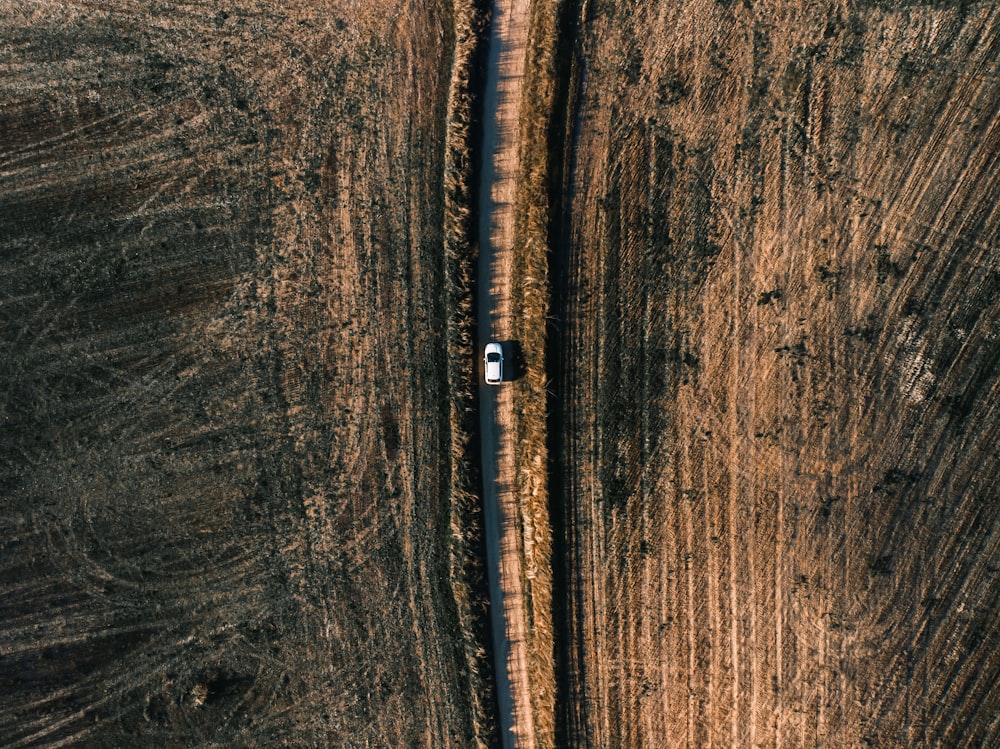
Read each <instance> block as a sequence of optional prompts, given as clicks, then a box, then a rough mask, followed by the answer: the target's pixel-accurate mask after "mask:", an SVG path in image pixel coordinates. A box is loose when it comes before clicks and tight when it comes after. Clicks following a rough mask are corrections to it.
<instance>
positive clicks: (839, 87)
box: [553, 0, 1000, 747]
mask: <svg viewBox="0 0 1000 749" xmlns="http://www.w3.org/2000/svg"><path fill="white" fill-rule="evenodd" d="M569 12H571V13H575V14H576V15H575V16H574V17H573V18H574V23H575V25H576V27H577V30H578V39H577V46H576V50H575V54H574V65H573V70H572V73H571V83H572V85H573V87H574V88H573V91H574V94H575V96H576V101H575V104H574V105H573V106H572V107H570V116H569V117H568V122H567V129H566V136H567V137H566V139H567V142H568V144H569V145H568V150H567V155H566V178H565V185H566V190H565V195H566V202H565V205H564V212H563V213H562V217H561V218H560V219H559V221H558V230H559V231H558V244H557V247H558V255H557V257H556V265H555V269H556V276H555V282H556V284H557V288H558V290H559V291H558V293H557V297H556V309H555V312H556V316H557V318H558V321H559V325H560V327H559V332H560V333H561V335H560V337H559V339H558V340H557V345H556V347H555V351H556V352H557V356H558V360H557V361H558V368H559V377H558V380H557V383H556V385H557V388H556V391H557V398H556V401H555V412H554V413H555V416H556V424H557V425H558V426H559V427H561V428H562V431H561V433H560V434H559V435H557V439H556V441H555V443H554V445H555V447H556V451H555V456H554V458H555V464H556V465H557V466H558V467H559V471H558V473H557V475H556V483H555V484H554V487H555V498H554V501H553V506H554V507H556V508H564V512H562V513H561V514H559V515H557V517H556V520H557V521H558V522H559V523H561V525H562V527H563V531H564V535H563V536H562V537H561V538H560V540H559V545H558V547H557V548H558V549H559V551H558V552H557V554H556V556H555V560H556V563H557V564H560V565H563V566H562V567H561V569H560V570H559V575H561V576H564V577H565V580H566V583H567V584H566V589H565V595H566V599H565V601H564V603H565V606H566V613H565V617H564V620H563V621H562V622H561V626H560V627H559V628H558V630H557V631H559V632H562V633H563V635H564V638H563V639H562V641H561V642H560V644H559V645H560V646H559V648H558V654H559V657H560V659H561V662H560V667H561V669H562V672H563V673H564V674H565V681H564V683H563V684H562V692H561V695H560V696H561V702H560V707H561V712H560V724H559V737H560V742H561V743H562V744H565V745H567V746H629V747H640V746H650V747H663V746H679V745H683V746H689V747H709V746H723V745H724V746H746V747H752V746H753V747H756V746H776V747H777V746H782V747H789V746H800V747H817V746H830V747H861V746H874V747H897V746H898V747H902V746H913V747H917V746H949V747H983V746H994V745H996V744H997V742H998V741H1000V723H998V721H997V716H998V715H1000V686H998V685H1000V493H998V489H997V486H998V485H997V481H996V474H997V470H998V469H1000V465H998V455H1000V453H998V451H997V449H996V444H995V443H996V435H997V434H998V431H1000V411H998V408H1000V379H998V372H1000V368H998V362H1000V341H998V340H997V330H998V329H1000V301H998V300H1000V260H998V257H1000V255H998V252H997V250H998V240H1000V201H998V199H997V198H998V196H1000V163H998V159H1000V61H998V52H1000V10H998V9H997V7H996V5H995V4H994V3H991V2H983V3H974V2H968V3H959V4H955V5H954V6H952V7H947V6H946V4H937V3H920V2H905V1H902V0H901V1H900V2H861V3H851V4H834V3H822V4H816V3H809V2H799V1H798V0H788V1H778V2H763V3H752V4H751V3H727V2H711V1H710V0H683V1H682V2H677V3H669V4H659V5H642V4H639V5H637V4H635V3H630V2H616V1H615V0H608V1H602V2H584V3H582V4H581V6H580V7H579V8H576V9H574V8H572V7H571V8H570V11H569ZM571 101H572V99H571Z"/></svg>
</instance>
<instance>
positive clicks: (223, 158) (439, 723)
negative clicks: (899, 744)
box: [0, 0, 489, 747]
mask: <svg viewBox="0 0 1000 749" xmlns="http://www.w3.org/2000/svg"><path fill="white" fill-rule="evenodd" d="M279 6H280V7H279ZM450 12H451V11H450V8H446V7H442V6H439V5H437V4H434V3H431V4H429V5H428V4H422V5H421V4H418V5H416V6H398V5H397V4H388V5H385V6H384V7H383V6H379V5H377V4H372V3H368V4H366V5H365V6H364V7H363V8H359V7H358V6H357V5H352V4H344V5H336V4H334V5H327V4H322V5H318V4H317V5H314V4H307V3H292V4H291V5H290V6H289V5H288V4H275V3H255V2H232V3H222V4H216V3H206V4H194V5H192V4H181V5H176V6H169V7H159V8H152V7H149V8H147V6H145V5H135V4H132V3H128V2H117V1H116V0H112V1H110V2H105V3H67V4H49V5H44V4H35V3H31V4H21V3H10V2H4V3H2V4H0V16H2V17H3V19H4V21H3V24H2V29H0V71H2V75H0V216H2V224H0V279H2V280H0V331H2V342H0V345H2V350H0V387H2V391H3V392H2V396H0V490H2V507H0V548H2V556H0V585H2V590H3V603H2V605H0V694H2V695H3V699H2V700H0V704H2V707H0V743H3V744H4V745H5V746H35V745H59V744H60V743H61V742H64V741H74V742H82V743H83V744H85V745H95V746H126V745H128V746H142V745H163V746H165V745H171V746H176V745H181V744H183V745H201V744H204V745H225V746H249V745H256V746H265V745H266V746H277V745H292V746H306V745H317V744H323V745H357V746H369V745H370V746H376V745H377V746H411V745H413V746H416V745H420V746H434V747H440V746H461V747H467V746H470V745H473V744H474V742H475V741H476V740H477V738H480V737H481V736H482V735H483V730H484V729H483V725H484V720H485V719H484V715H486V714H488V713H489V706H488V704H489V703H488V698H487V701H486V702H480V699H481V697H480V695H482V694H484V693H486V689H485V687H484V684H483V681H482V679H481V678H479V677H478V676H477V675H476V674H475V672H474V669H475V667H476V663H475V662H474V661H470V659H469V658H468V657H467V655H468V653H469V648H468V642H467V641H468V639H469V638H470V637H475V636H477V633H475V632H468V631H467V632H462V631H460V626H459V622H460V621H462V622H465V623H466V624H467V623H468V621H469V620H468V616H469V615H470V612H469V611H465V612H459V611H458V607H459V606H460V605H461V606H467V607H468V606H471V605H473V604H472V603H471V602H470V601H469V600H468V597H466V598H465V599H461V600H460V599H457V598H456V594H455V590H454V589H453V588H452V585H451V581H450V579H449V578H450V576H451V574H452V573H453V571H454V566H453V560H452V559H451V558H450V554H451V552H450V551H449V549H452V548H453V542H452V535H451V528H450V527H449V524H450V522H451V519H452V518H451V512H452V508H451V507H450V506H449V492H450V487H451V481H452V479H453V477H451V476H450V475H449V470H450V468H449V465H450V464H449V460H450V457H449V455H450V453H449V450H450V449H451V446H452V445H451V441H450V438H451V432H450V431H449V412H448V408H449V402H450V400H449V398H450V396H449V390H448V381H447V372H448V368H449V364H448V358H447V352H446V347H447V344H448V334H447V329H448V316H449V315H450V314H451V310H450V309H449V308H448V306H447V305H448V297H447V295H442V293H441V290H442V288H447V283H446V277H445V276H446V273H447V272H448V271H447V269H446V267H445V264H444V259H443V253H442V249H441V248H442V246H443V242H444V237H443V226H444V217H443V191H444V188H443V184H442V180H443V169H442V163H444V144H445V133H444V128H445V119H446V106H447V97H448V91H449V75H450V73H451V69H450V65H451V51H452V45H453V43H454V38H453V31H452V29H453V24H454V19H453V18H452V17H451V15H450Z"/></svg>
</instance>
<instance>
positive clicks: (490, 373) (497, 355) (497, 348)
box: [484, 341, 503, 385]
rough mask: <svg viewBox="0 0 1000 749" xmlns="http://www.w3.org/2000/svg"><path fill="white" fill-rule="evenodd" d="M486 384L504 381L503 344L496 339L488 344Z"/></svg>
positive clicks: (497, 383) (496, 383)
mask: <svg viewBox="0 0 1000 749" xmlns="http://www.w3.org/2000/svg"><path fill="white" fill-rule="evenodd" d="M484 358H485V360H486V384H487V385H499V384H500V383H501V382H503V346H501V345H500V344H499V343H497V342H496V341H492V342H490V343H487V344H486V355H485V357H484Z"/></svg>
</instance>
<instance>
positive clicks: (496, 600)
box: [477, 0, 535, 749]
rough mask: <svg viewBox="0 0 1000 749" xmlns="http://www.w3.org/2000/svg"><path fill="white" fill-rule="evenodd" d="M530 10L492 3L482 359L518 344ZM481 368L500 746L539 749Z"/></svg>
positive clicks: (505, 493)
mask: <svg viewBox="0 0 1000 749" xmlns="http://www.w3.org/2000/svg"><path fill="white" fill-rule="evenodd" d="M528 9H529V2H528V0H494V3H493V18H492V23H491V26H490V41H489V58H488V69H487V75H486V90H485V91H484V95H483V148H482V154H483V164H482V170H481V175H482V177H481V182H480V192H479V194H480V198H479V268H478V287H479V302H478V309H477V314H478V320H479V343H480V347H479V350H480V353H482V349H483V346H485V345H486V343H487V342H488V341H491V340H497V341H510V340H511V339H512V338H514V337H516V331H514V330H512V329H511V328H512V326H511V322H510V305H511V298H510V269H511V262H512V253H513V241H514V194H515V184H516V182H515V181H516V177H517V167H518V142H517V136H518V130H519V110H520V99H521V81H522V78H523V75H524V61H525V54H526V51H527V36H528ZM507 348H508V349H509V347H507ZM505 355H506V356H510V351H509V350H508V351H505ZM481 361H482V360H481V358H480V365H479V366H480V378H479V381H480V383H481V384H480V387H479V402H480V409H481V410H480V416H479V419H480V432H481V443H482V464H483V465H482V469H483V471H482V472H483V501H484V503H485V510H484V520H485V533H486V556H487V560H486V561H487V569H488V574H489V587H490V616H491V620H492V628H493V651H494V654H495V661H496V662H495V670H496V675H497V676H496V679H497V703H498V706H499V711H500V731H501V745H502V746H503V747H504V749H514V748H515V747H516V748H517V749H521V748H522V747H523V748H528V749H534V746H535V736H534V727H533V724H532V716H531V694H530V689H529V684H528V667H527V651H526V641H525V637H526V633H527V625H526V618H525V609H524V597H523V591H522V585H521V580H522V570H521V555H520V551H519V547H520V543H519V536H518V523H517V517H518V515H517V496H516V493H515V491H514V475H513V473H514V459H513V445H512V444H511V440H512V434H511V429H510V427H511V424H512V423H513V418H512V414H513V400H512V393H511V389H510V388H509V387H507V386H504V385H501V386H499V387H492V386H487V385H485V384H484V380H483V376H482V363H481ZM505 374H506V372H505Z"/></svg>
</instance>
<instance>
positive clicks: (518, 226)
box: [511, 0, 563, 747]
mask: <svg viewBox="0 0 1000 749" xmlns="http://www.w3.org/2000/svg"><path fill="white" fill-rule="evenodd" d="M562 9H563V2H561V0H543V1H542V2H535V3H532V6H531V21H530V31H529V38H528V50H527V55H528V57H527V64H526V69H525V78H524V89H523V91H522V99H521V123H520V152H519V156H520V171H519V174H518V182H517V195H516V208H515V215H516V220H515V238H514V247H515V248H517V249H516V252H515V253H514V255H513V264H512V269H511V298H512V299H514V300H516V301H515V303H514V304H512V309H511V316H512V329H513V330H515V331H517V338H518V344H519V351H518V354H519V361H518V366H519V374H520V375H521V377H520V378H519V379H517V380H516V381H515V382H514V383H512V387H514V388H515V395H514V424H513V434H514V439H513V448H514V462H515V475H516V484H515V490H516V494H517V497H518V507H519V511H520V515H521V516H520V526H521V528H522V529H523V533H522V537H521V552H522V555H523V562H522V566H521V569H522V570H523V571H524V579H523V581H522V586H523V590H524V595H525V604H526V608H527V617H528V632H529V643H528V671H529V673H528V677H529V680H530V690H531V695H532V713H533V720H534V724H535V741H536V742H537V745H538V746H539V747H552V746H554V745H555V740H556V735H555V715H556V705H555V701H556V673H555V661H554V653H555V650H554V648H555V637H554V632H553V626H554V620H553V589H552V585H553V577H552V572H553V568H552V554H553V546H552V527H551V522H550V507H549V501H550V496H549V481H548V472H549V454H548V422H547V419H548V408H549V403H548V399H549V396H550V392H551V391H550V388H549V374H548V371H547V367H546V341H547V339H548V333H549V330H548V326H549V321H550V300H551V282H550V278H549V255H550V243H549V231H550V218H551V211H552V204H551V202H550V195H551V191H552V189H553V179H554V171H553V162H552V160H553V152H552V150H551V140H552V134H551V130H552V127H553V126H554V113H555V107H556V105H557V101H558V100H557V88H558V86H559V79H558V75H557V73H558V71H557V52H558V47H557V45H558V42H559V22H560V14H561V12H562Z"/></svg>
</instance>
